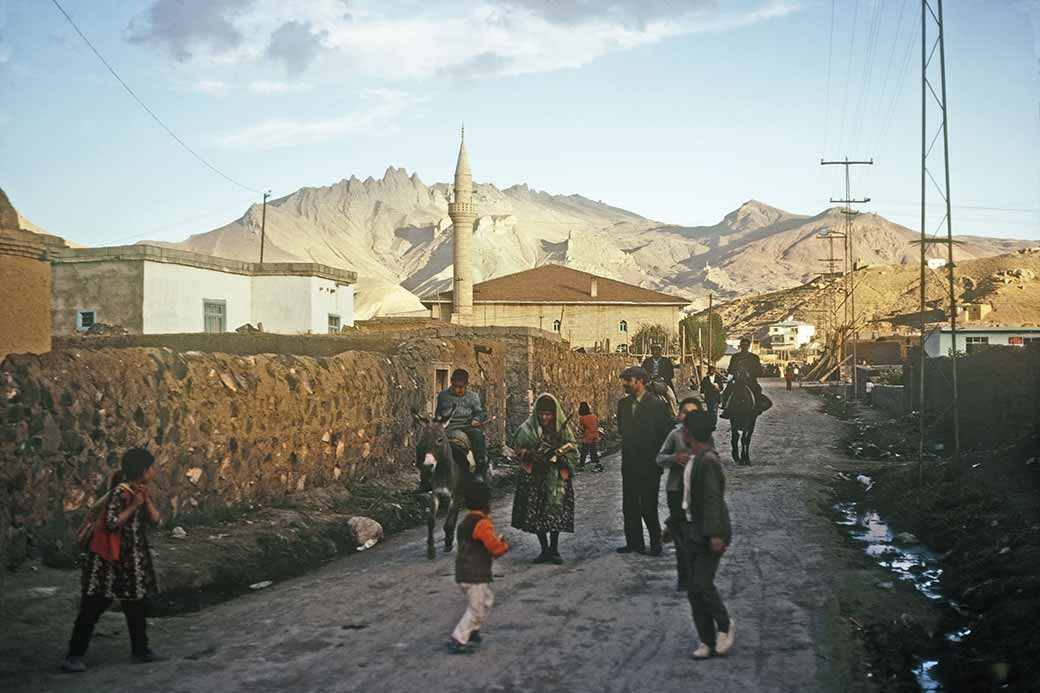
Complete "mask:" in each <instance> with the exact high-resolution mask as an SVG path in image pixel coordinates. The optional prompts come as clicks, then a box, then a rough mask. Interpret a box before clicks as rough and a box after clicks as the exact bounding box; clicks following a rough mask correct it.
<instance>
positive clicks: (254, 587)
mask: <svg viewBox="0 0 1040 693" xmlns="http://www.w3.org/2000/svg"><path fill="white" fill-rule="evenodd" d="M273 584H274V581H272V580H263V581H262V582H254V583H253V584H252V585H250V586H249V589H251V590H262V589H264V588H265V587H270V586H271V585H273Z"/></svg>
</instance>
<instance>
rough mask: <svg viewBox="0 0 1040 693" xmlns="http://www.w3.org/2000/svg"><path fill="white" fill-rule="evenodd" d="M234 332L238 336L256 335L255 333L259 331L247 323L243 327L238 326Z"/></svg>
mask: <svg viewBox="0 0 1040 693" xmlns="http://www.w3.org/2000/svg"><path fill="white" fill-rule="evenodd" d="M235 332H237V333H239V334H256V333H257V332H260V330H258V329H256V328H255V327H253V326H252V325H251V324H249V323H248V322H247V323H246V324H245V325H239V326H238V327H236V328H235Z"/></svg>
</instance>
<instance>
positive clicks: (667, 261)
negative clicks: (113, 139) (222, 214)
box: [171, 166, 1027, 317]
mask: <svg viewBox="0 0 1040 693" xmlns="http://www.w3.org/2000/svg"><path fill="white" fill-rule="evenodd" d="M474 187H475V189H476V194H475V196H474V197H475V202H476V204H477V207H478V209H479V210H480V212H481V213H480V216H479V217H478V218H477V222H476V224H475V225H474V236H475V238H474V243H473V247H474V251H475V252H474V274H475V277H476V280H477V281H478V282H479V281H483V280H485V279H491V278H493V277H499V276H503V275H505V274H511V273H514V272H518V271H521V270H525V269H530V268H532V267H536V266H540V265H544V264H549V263H556V264H563V265H566V266H568V267H573V268H575V269H580V270H582V271H586V272H592V273H594V274H599V275H602V276H607V277H610V278H612V279H616V280H619V281H623V282H627V283H630V284H635V285H637V286H642V287H644V288H649V289H653V290H655V291H663V292H666V293H672V294H675V295H679V296H682V297H684V298H687V299H689V300H690V301H691V303H694V304H698V303H700V302H702V301H706V297H707V295H708V293H714V294H716V295H718V296H721V297H723V298H735V297H738V296H742V295H746V294H750V293H758V292H763V291H773V290H778V289H783V288H787V287H791V286H797V285H799V284H802V283H804V282H805V281H807V280H808V279H810V278H811V277H812V276H814V275H816V274H818V273H819V272H820V271H822V267H821V264H820V263H819V258H820V257H823V255H821V253H824V252H825V251H826V248H825V246H824V244H823V242H822V241H820V240H819V239H817V238H816V236H817V235H818V234H819V233H820V232H822V231H824V230H828V229H834V230H838V229H841V228H842V227H843V224H844V218H843V217H842V216H841V215H840V213H839V212H838V210H837V209H836V208H831V209H827V210H824V211H822V212H820V213H818V214H814V215H804V214H795V213H792V212H788V211H786V210H783V209H780V208H778V207H774V206H771V205H768V204H766V203H764V202H761V201H759V200H755V199H749V200H747V201H746V202H745V203H743V204H742V205H740V207H738V208H737V209H735V210H733V211H732V212H730V213H729V214H727V215H725V216H724V217H723V218H722V219H721V220H720V221H719V222H718V223H717V224H714V225H710V226H692V227H690V226H681V225H675V224H668V223H665V222H661V221H656V220H653V219H650V218H647V217H644V216H642V215H640V214H638V213H636V212H632V211H629V210H625V209H622V208H619V207H614V206H611V205H609V204H605V203H603V202H598V201H595V200H592V199H590V198H587V197H585V196H582V195H579V194H569V195H557V194H553V193H549V192H547V191H541V190H537V189H533V188H531V187H530V186H529V185H528V184H527V183H520V184H515V185H511V186H509V187H507V188H504V189H499V188H497V187H496V186H494V185H492V184H489V183H475V185H474ZM449 195H450V185H449V184H448V183H433V184H431V185H427V184H425V183H424V182H423V181H422V180H421V178H420V177H419V175H418V174H417V173H415V172H412V173H411V174H409V172H408V171H407V170H406V169H405V168H403V167H394V166H389V167H387V169H386V171H385V172H384V174H383V177H382V178H378V179H377V178H374V177H372V176H368V177H367V178H365V179H364V180H361V179H359V178H357V176H354V175H352V176H350V177H349V178H343V179H341V180H339V181H337V182H335V183H332V184H330V185H327V186H318V187H312V186H308V187H304V188H301V189H299V190H297V191H296V192H294V193H290V194H288V195H285V196H282V197H280V198H277V199H275V200H271V201H270V202H268V208H267V225H266V246H265V250H264V256H265V258H269V259H271V260H272V261H291V260H296V261H301V260H302V261H314V262H322V263H324V264H329V265H333V266H340V267H345V268H346V269H351V270H354V271H356V272H358V275H359V280H358V286H357V287H356V292H357V296H356V306H357V313H358V316H359V317H372V316H375V315H386V314H406V313H411V312H418V311H420V310H422V306H421V303H420V302H419V299H418V296H422V295H429V294H434V293H437V292H439V291H442V290H444V289H445V288H447V287H450V284H451V276H452V267H451V259H452V253H451V238H452V233H453V229H452V225H451V219H450V218H449V216H448V213H447V212H448V199H449ZM260 217H261V206H260V205H259V204H254V205H251V206H250V207H249V208H248V209H247V210H246V211H245V213H244V214H243V215H242V216H241V217H240V218H239V219H237V220H235V221H232V222H230V223H229V224H225V225H224V226H221V227H219V228H216V229H213V230H211V231H208V232H205V233H201V234H196V235H193V236H191V237H189V238H188V239H186V240H185V241H182V242H181V243H177V244H171V245H174V246H175V247H182V248H186V249H190V250H196V251H199V252H205V253H210V254H213V255H218V256H224V257H231V258H237V259H255V257H256V256H257V255H258V249H259V231H260ZM852 223H853V230H854V234H855V236H856V238H858V239H860V241H861V242H860V243H859V244H858V245H857V252H856V257H857V258H858V259H860V260H862V262H864V263H868V264H889V263H891V264H899V263H908V262H912V261H916V258H919V251H918V250H917V249H916V248H914V247H913V246H912V245H911V244H910V242H911V241H912V240H913V239H914V238H916V237H917V234H916V233H915V232H913V231H911V230H910V229H907V228H905V227H902V226H900V225H898V224H894V223H893V222H891V221H889V220H887V219H885V218H884V217H881V216H879V215H876V214H863V215H860V216H858V217H856V218H855V219H854V220H853V222H852ZM961 240H964V241H965V243H964V245H961V246H958V248H957V251H956V257H957V258H958V259H960V258H964V259H969V258H974V257H985V256H989V255H996V254H999V253H1001V252H1008V251H1010V250H1015V249H1017V248H1020V247H1024V246H1025V245H1026V244H1027V242H1025V241H1013V240H1004V239H989V238H978V237H965V238H962V239H961ZM931 252H932V253H933V254H935V253H937V252H938V249H932V251H931Z"/></svg>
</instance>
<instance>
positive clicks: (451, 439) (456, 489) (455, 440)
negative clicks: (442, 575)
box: [412, 411, 475, 560]
mask: <svg viewBox="0 0 1040 693" xmlns="http://www.w3.org/2000/svg"><path fill="white" fill-rule="evenodd" d="M454 413H455V412H454V411H452V412H450V413H449V414H448V415H447V416H443V417H440V418H432V419H431V418H428V417H425V416H419V414H418V413H416V412H412V416H413V417H414V418H415V421H416V423H417V424H419V425H420V426H422V432H421V433H420V435H419V445H418V455H417V456H418V459H419V463H420V464H419V473H420V474H421V475H422V479H423V480H424V481H426V482H428V484H429V487H430V489H432V490H431V492H430V495H429V501H430V502H429V507H428V509H427V516H426V529H427V534H426V557H427V558H429V559H430V560H433V559H434V558H436V557H437V551H436V549H435V548H434V543H433V525H434V523H435V521H436V519H437V510H438V509H439V507H440V502H441V500H443V501H444V502H445V503H447V505H448V512H447V517H446V518H445V520H444V552H445V553H449V552H450V551H451V549H452V546H453V544H454V542H455V524H456V522H457V521H458V517H459V503H460V501H461V500H462V497H463V496H462V489H463V486H464V484H465V483H466V481H467V480H469V479H470V478H472V476H473V472H474V466H475V463H474V460H473V452H472V451H471V450H469V439H468V438H466V436H465V434H464V433H462V432H460V431H448V430H447V429H446V428H445V425H446V424H447V422H448V421H450V420H451V417H452V414H454Z"/></svg>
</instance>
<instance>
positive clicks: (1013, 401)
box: [908, 346, 1040, 449]
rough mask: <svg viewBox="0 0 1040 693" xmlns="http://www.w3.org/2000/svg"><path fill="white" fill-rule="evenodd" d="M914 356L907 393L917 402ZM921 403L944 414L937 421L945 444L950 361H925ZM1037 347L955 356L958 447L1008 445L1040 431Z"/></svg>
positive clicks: (950, 390)
mask: <svg viewBox="0 0 1040 693" xmlns="http://www.w3.org/2000/svg"><path fill="white" fill-rule="evenodd" d="M917 367H918V364H917V362H916V360H914V359H911V363H910V368H909V370H910V373H911V375H910V379H909V380H908V384H909V385H910V386H911V388H912V390H911V392H910V396H911V398H912V401H913V402H914V407H915V408H916V403H917V402H918V401H919V399H920V397H919V395H918V392H919V387H920V385H919V382H920V381H919V380H918V379H917V375H916V372H917ZM927 368H928V370H927V372H926V374H925V398H926V399H925V402H926V404H927V411H928V412H929V413H931V414H939V413H944V416H943V418H942V421H941V422H940V423H939V426H940V428H941V432H942V434H943V435H944V437H945V438H946V440H947V442H948V444H952V440H953V418H952V413H951V411H950V408H949V406H950V403H951V402H952V399H953V387H952V385H951V382H952V363H951V360H950V359H949V358H933V359H928V360H927ZM1038 393H1040V348H1038V347H1036V346H1031V347H1029V348H1021V347H992V348H990V349H985V350H983V351H979V352H977V353H975V354H972V355H971V356H964V357H960V358H958V359H957V394H958V399H959V402H960V426H961V446H962V447H964V448H966V449H988V448H995V447H999V446H1002V445H1009V444H1011V443H1014V442H1016V441H1018V440H1020V439H1021V438H1023V437H1025V436H1027V435H1029V434H1030V433H1035V432H1037V431H1038V430H1040V394H1038Z"/></svg>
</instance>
